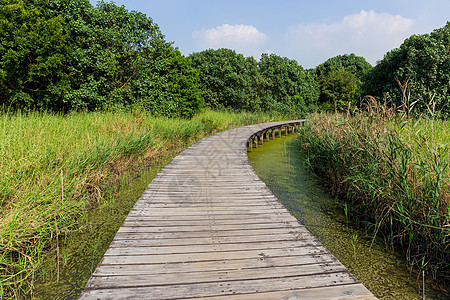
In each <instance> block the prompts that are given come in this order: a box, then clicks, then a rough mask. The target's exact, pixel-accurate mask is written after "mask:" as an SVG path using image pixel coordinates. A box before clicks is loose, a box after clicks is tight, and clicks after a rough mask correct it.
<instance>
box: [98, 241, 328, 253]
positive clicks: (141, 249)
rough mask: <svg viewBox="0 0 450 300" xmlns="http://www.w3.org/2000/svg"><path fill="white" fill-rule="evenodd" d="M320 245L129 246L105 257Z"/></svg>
mask: <svg viewBox="0 0 450 300" xmlns="http://www.w3.org/2000/svg"><path fill="white" fill-rule="evenodd" d="M318 246H321V244H320V243H319V242H318V241H317V240H314V239H308V240H295V241H292V240H291V241H276V242H272V241H264V242H253V243H207V244H201V245H196V246H195V247H192V245H183V246H174V245H170V246H153V247H146V246H131V245H127V247H114V246H112V247H110V248H109V249H108V251H106V253H105V255H108V256H114V255H150V254H167V253H171V254H183V253H204V252H230V251H241V250H242V249H245V250H246V251H248V250H267V249H288V248H296V247H298V248H300V247H318Z"/></svg>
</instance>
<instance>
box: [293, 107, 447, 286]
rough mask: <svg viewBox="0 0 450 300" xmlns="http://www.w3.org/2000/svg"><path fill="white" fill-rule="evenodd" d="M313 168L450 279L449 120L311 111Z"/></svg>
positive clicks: (377, 232) (306, 136)
mask: <svg viewBox="0 0 450 300" xmlns="http://www.w3.org/2000/svg"><path fill="white" fill-rule="evenodd" d="M301 139H302V144H303V149H304V151H305V152H306V153H307V162H308V164H309V166H310V167H311V169H312V170H313V171H314V172H315V173H316V174H318V175H319V177H321V178H322V179H323V182H324V183H326V185H327V186H328V187H329V189H330V191H331V193H332V194H335V195H339V196H341V197H340V198H341V199H342V201H345V202H344V203H343V205H347V207H348V210H349V211H351V212H352V213H353V214H354V216H356V217H358V218H359V219H362V220H363V221H364V222H365V224H367V230H368V231H369V232H371V233H373V236H374V239H379V240H382V241H383V242H384V243H386V245H389V246H391V247H396V246H399V247H400V248H401V249H402V250H403V251H404V253H405V255H406V258H407V259H408V260H409V262H410V263H411V265H415V266H417V267H419V268H420V269H421V270H427V271H429V272H430V274H431V275H432V276H433V277H441V278H444V281H445V282H447V283H448V280H449V279H450V247H449V246H450V243H449V241H450V217H449V212H450V182H449V178H450V168H449V157H450V153H449V142H450V122H449V121H442V120H432V119H426V118H420V119H411V118H405V117H404V116H403V117H402V116H400V115H396V114H395V113H390V112H389V111H387V110H385V109H384V110H380V109H378V110H377V111H373V110H371V111H370V113H369V114H367V113H358V114H356V115H354V116H343V115H338V114H314V115H311V116H310V117H309V119H308V121H307V122H306V125H305V126H304V127H303V129H302V130H301Z"/></svg>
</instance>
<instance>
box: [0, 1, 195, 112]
mask: <svg viewBox="0 0 450 300" xmlns="http://www.w3.org/2000/svg"><path fill="white" fill-rule="evenodd" d="M0 19H1V20H2V21H1V22H0V39H1V44H0V101H1V103H3V104H6V105H7V106H12V107H16V108H35V109H46V110H54V111H69V110H79V109H87V110H99V109H106V108H108V109H109V108H124V107H125V108H127V107H131V106H136V105H138V106H142V107H144V108H146V109H149V110H151V111H152V112H155V113H156V112H157V113H158V114H162V115H167V116H177V115H178V116H192V115H193V114H194V113H195V112H197V111H198V109H199V107H200V105H201V94H200V92H199V90H198V87H197V80H198V76H197V74H196V71H194V70H193V69H192V67H191V66H190V62H189V60H188V59H187V58H185V57H183V56H182V55H181V53H180V52H179V51H178V50H177V49H174V48H173V47H172V46H171V44H170V43H167V42H166V41H165V40H164V36H163V35H162V33H161V32H160V30H159V28H158V26H157V25H156V24H155V23H154V22H153V21H152V19H150V18H148V17H147V16H145V15H144V14H142V13H140V12H135V11H133V12H129V11H128V10H126V9H125V8H124V7H123V6H122V7H119V6H116V5H114V4H113V3H105V2H99V3H98V5H97V6H96V7H95V8H94V7H93V6H92V5H91V4H90V3H89V1H88V0H59V1H56V0H55V1H43V0H0Z"/></svg>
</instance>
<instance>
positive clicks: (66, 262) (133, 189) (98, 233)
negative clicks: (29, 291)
mask: <svg viewBox="0 0 450 300" xmlns="http://www.w3.org/2000/svg"><path fill="white" fill-rule="evenodd" d="M167 162H168V161H164V162H158V163H157V164H156V165H155V166H154V167H152V168H151V169H150V170H146V171H144V172H142V173H141V176H140V177H138V178H135V179H131V180H129V182H126V183H123V184H122V186H123V187H122V188H121V190H120V192H118V193H116V194H115V195H111V197H110V199H104V200H105V204H104V205H103V206H101V207H99V208H97V209H95V210H94V211H93V212H92V214H91V215H90V216H89V217H88V220H85V221H81V222H80V223H81V229H80V230H79V232H78V233H75V234H74V235H73V236H72V237H71V239H70V241H69V242H67V243H66V244H65V245H64V246H62V247H61V250H60V271H59V273H60V274H59V281H58V280H57V279H58V271H57V263H56V253H51V254H50V256H49V258H47V259H46V261H47V262H46V264H45V265H44V268H43V269H42V270H40V271H39V272H38V279H37V284H36V291H35V295H33V298H36V299H61V300H62V299H64V300H66V299H69V300H71V299H78V298H79V297H80V294H81V292H82V291H83V288H84V286H85V285H86V282H87V281H88V279H89V278H90V276H91V274H92V272H93V271H94V270H95V268H96V267H97V264H98V263H99V262H100V260H101V258H102V257H103V254H104V253H105V252H106V250H107V249H108V247H109V244H110V243H111V241H112V239H113V238H114V236H115V234H116V232H117V230H118V229H119V227H120V226H121V225H122V223H123V221H124V220H125V218H126V216H127V215H128V212H129V211H130V210H131V208H132V207H133V205H134V204H135V203H136V201H137V199H139V197H140V196H141V195H142V194H143V193H144V191H145V189H146V188H147V186H148V184H149V183H150V181H152V179H153V178H154V177H155V176H156V174H157V173H158V172H159V171H160V170H161V169H162V167H163V166H164V165H165V164H166V163H167Z"/></svg>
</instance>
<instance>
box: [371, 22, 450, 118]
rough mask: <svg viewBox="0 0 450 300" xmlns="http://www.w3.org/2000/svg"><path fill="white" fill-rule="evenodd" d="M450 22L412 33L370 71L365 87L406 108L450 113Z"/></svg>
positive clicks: (421, 111) (380, 96)
mask: <svg viewBox="0 0 450 300" xmlns="http://www.w3.org/2000/svg"><path fill="white" fill-rule="evenodd" d="M449 45H450V22H448V23H447V25H445V26H444V27H443V28H440V29H437V30H434V31H433V32H432V33H431V34H423V35H413V36H411V37H409V38H408V39H406V40H405V41H404V43H403V44H402V45H401V46H400V47H399V48H397V49H394V50H392V51H390V52H388V53H387V54H386V55H385V56H384V58H383V59H382V60H381V61H380V62H379V63H378V64H377V65H376V66H375V67H374V69H373V70H372V71H371V72H370V73H369V76H368V77H367V81H366V83H365V89H366V91H367V92H368V93H369V94H372V95H374V96H377V97H379V98H383V97H386V98H387V100H390V101H392V102H393V103H394V104H396V106H397V107H400V108H402V109H403V110H405V111H406V112H408V113H410V112H417V113H423V112H430V113H433V114H434V113H435V112H439V113H440V114H442V115H443V116H446V117H448V116H450V47H449Z"/></svg>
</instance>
